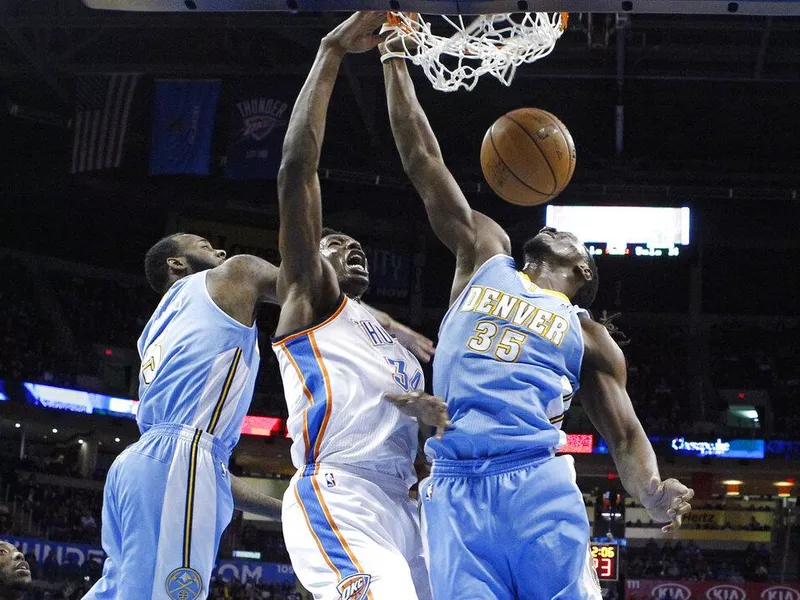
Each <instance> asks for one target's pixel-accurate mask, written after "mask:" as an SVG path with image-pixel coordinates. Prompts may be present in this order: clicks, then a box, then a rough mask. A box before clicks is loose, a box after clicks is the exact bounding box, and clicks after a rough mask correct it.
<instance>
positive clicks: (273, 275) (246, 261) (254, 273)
mask: <svg viewBox="0 0 800 600" xmlns="http://www.w3.org/2000/svg"><path fill="white" fill-rule="evenodd" d="M209 275H210V276H211V277H213V278H214V279H217V280H219V281H225V282H226V283H228V282H229V283H236V282H237V281H246V282H248V283H251V282H253V281H254V280H255V281H258V280H260V279H264V278H267V279H271V280H272V281H273V282H274V281H275V280H276V279H277V276H278V267H276V266H275V265H273V264H272V263H271V262H268V261H266V260H264V259H263V258H259V257H258V256H253V255H252V254H237V255H236V256H232V257H230V258H229V259H228V260H226V261H225V262H224V263H222V264H221V265H220V266H218V267H215V268H214V269H211V271H210V273H209Z"/></svg>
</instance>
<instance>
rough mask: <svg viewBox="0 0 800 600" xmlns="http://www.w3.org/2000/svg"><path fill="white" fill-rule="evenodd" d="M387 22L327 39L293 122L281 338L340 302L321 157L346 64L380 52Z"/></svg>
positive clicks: (284, 196)
mask: <svg viewBox="0 0 800 600" xmlns="http://www.w3.org/2000/svg"><path fill="white" fill-rule="evenodd" d="M384 18H385V16H381V13H356V14H354V15H353V16H351V17H350V18H349V19H347V20H346V21H345V22H344V23H342V24H341V25H339V26H338V27H336V28H335V29H334V30H333V31H331V33H329V34H328V35H326V36H325V37H324V38H323V40H322V43H321V44H320V47H319V51H318V52H317V57H316V59H315V60H314V64H313V66H312V67H311V72H310V73H309V75H308V78H307V79H306V82H305V84H304V85H303V88H302V89H301V90H300V94H299V95H298V97H297V101H296V103H295V105H294V109H293V111H292V116H291V118H290V119H289V127H288V129H287V131H286V138H285V140H284V144H283V160H282V162H281V168H280V171H279V172H278V211H279V215H280V232H279V243H278V245H279V249H280V253H281V269H280V272H279V275H278V299H279V301H280V304H281V316H280V320H279V321H278V328H277V331H276V335H279V336H280V335H286V334H287V333H290V332H292V331H295V330H297V329H301V328H303V327H305V326H307V325H309V324H310V323H312V322H314V321H315V320H316V319H318V318H319V317H320V316H323V315H325V314H328V313H330V312H331V311H332V310H333V309H334V307H335V305H336V303H337V301H338V299H339V296H340V289H339V283H338V281H337V278H336V273H335V272H334V270H333V267H331V265H330V264H329V263H328V262H327V261H326V260H324V259H323V258H322V256H321V255H320V252H319V241H320V237H321V234H322V200H321V194H320V185H319V177H318V176H317V169H318V167H319V156H320V150H321V148H322V140H323V137H324V134H325V122H326V117H327V112H328V104H329V102H330V98H331V93H332V92H333V86H334V83H335V82H336V76H337V75H338V73H339V67H340V66H341V63H342V59H343V58H344V55H345V54H346V53H347V52H366V51H367V50H369V49H371V48H374V47H375V46H377V44H378V42H379V41H380V38H379V37H378V36H375V35H374V34H373V32H374V31H375V29H377V28H378V27H379V26H380V24H381V22H382V20H383V19H384Z"/></svg>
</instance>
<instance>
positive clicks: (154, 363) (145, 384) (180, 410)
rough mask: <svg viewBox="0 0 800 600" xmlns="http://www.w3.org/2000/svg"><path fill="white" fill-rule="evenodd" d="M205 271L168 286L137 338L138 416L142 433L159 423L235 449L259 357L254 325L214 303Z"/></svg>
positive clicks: (251, 392) (249, 398)
mask: <svg viewBox="0 0 800 600" xmlns="http://www.w3.org/2000/svg"><path fill="white" fill-rule="evenodd" d="M207 273H208V271H204V272H202V273H196V274H194V275H189V276H188V277H184V278H183V279H180V280H179V281H177V282H176V283H175V284H173V285H172V287H171V288H169V290H168V291H167V293H166V294H165V295H164V297H163V298H162V299H161V302H160V304H159V305H158V308H156V311H155V312H154V313H153V316H152V317H150V321H149V322H148V323H147V325H146V326H145V328H144V331H143V332H142V335H141V337H140V338H139V342H138V348H139V356H140V357H141V359H142V368H141V371H140V372H139V400H140V404H139V411H138V415H137V418H136V420H137V422H138V423H139V429H140V431H141V432H142V433H145V432H146V431H147V430H148V429H150V428H151V427H152V426H154V425H158V424H162V423H175V424H180V425H189V426H191V427H194V428H197V429H201V430H203V431H206V432H208V433H210V434H212V435H214V436H216V437H217V438H219V439H220V440H221V441H222V442H223V443H224V444H225V446H226V447H227V448H228V449H229V450H233V447H234V446H235V445H236V442H238V440H239V436H240V433H241V429H242V422H243V421H244V417H245V415H246V414H247V410H248V408H249V407H250V401H251V399H252V397H253V388H254V387H255V380H256V376H257V374H258V365H259V362H260V360H261V357H260V355H259V351H258V330H257V328H256V326H255V324H253V326H252V327H246V326H244V325H242V324H241V323H239V322H238V321H237V320H235V319H234V318H233V317H231V316H230V315H228V314H227V313H225V312H224V311H223V310H222V309H221V308H219V306H217V305H216V303H215V302H214V301H213V300H212V299H211V296H210V295H209V293H208V290H207V289H206V274H207Z"/></svg>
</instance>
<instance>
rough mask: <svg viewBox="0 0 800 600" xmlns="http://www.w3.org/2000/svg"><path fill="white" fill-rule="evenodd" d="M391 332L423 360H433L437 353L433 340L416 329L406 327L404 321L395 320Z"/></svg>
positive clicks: (425, 361)
mask: <svg viewBox="0 0 800 600" xmlns="http://www.w3.org/2000/svg"><path fill="white" fill-rule="evenodd" d="M390 333H391V334H392V335H394V336H395V337H396V338H397V341H399V342H400V344H402V345H403V347H404V348H407V349H408V350H410V351H411V353H412V354H413V355H414V356H416V357H417V358H418V359H419V360H420V361H421V362H424V363H427V362H431V358H433V355H434V354H436V347H435V346H434V345H433V340H431V339H429V338H427V337H425V336H424V335H422V334H421V333H418V332H416V331H414V330H413V329H411V328H410V327H406V326H405V325H403V324H402V323H398V322H397V321H393V322H392V328H391V331H390Z"/></svg>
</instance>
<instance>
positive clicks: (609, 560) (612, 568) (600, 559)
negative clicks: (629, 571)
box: [589, 542, 619, 581]
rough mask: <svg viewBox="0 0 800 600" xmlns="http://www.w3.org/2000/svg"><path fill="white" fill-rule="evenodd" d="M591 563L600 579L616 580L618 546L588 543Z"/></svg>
mask: <svg viewBox="0 0 800 600" xmlns="http://www.w3.org/2000/svg"><path fill="white" fill-rule="evenodd" d="M589 549H590V551H591V553H592V565H593V566H594V570H595V571H596V572H597V577H598V578H599V579H600V581H616V580H617V579H618V578H619V568H618V567H619V546H618V545H617V544H596V543H594V542H592V543H590V544H589Z"/></svg>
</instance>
